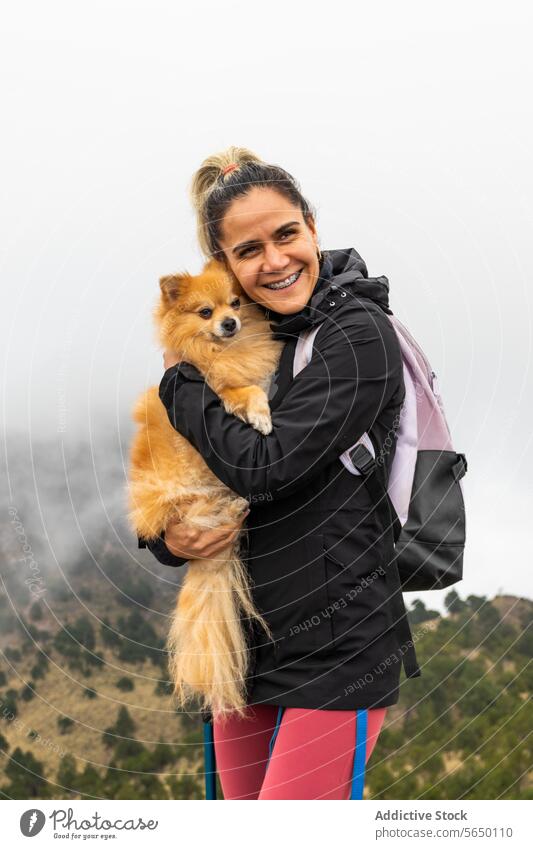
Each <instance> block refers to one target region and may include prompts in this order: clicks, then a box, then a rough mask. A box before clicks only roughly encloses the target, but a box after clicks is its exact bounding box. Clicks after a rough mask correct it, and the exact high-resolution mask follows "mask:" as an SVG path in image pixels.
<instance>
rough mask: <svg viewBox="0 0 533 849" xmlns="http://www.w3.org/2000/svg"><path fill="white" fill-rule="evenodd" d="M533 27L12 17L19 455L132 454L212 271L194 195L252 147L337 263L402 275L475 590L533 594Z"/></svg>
mask: <svg viewBox="0 0 533 849" xmlns="http://www.w3.org/2000/svg"><path fill="white" fill-rule="evenodd" d="M531 23H532V21H531V12H528V11H527V4H526V3H523V4H522V3H511V4H509V5H507V6H505V7H504V6H503V5H502V4H500V3H486V2H485V3H476V2H472V3H468V4H464V3H459V2H446V3H427V2H403V3H401V4H400V3H396V2H380V3H374V4H370V3H359V2H355V3H353V4H351V5H350V6H348V4H346V3H344V2H339V0H330V2H328V3H316V2H309V0H308V2H306V3H303V2H301V3H293V4H290V3H287V2H278V0H273V1H272V0H270V2H268V3H265V4H262V7H260V5H259V4H250V3H249V2H248V3H245V2H231V0H226V2H225V3H224V4H220V3H215V2H201V0H200V2H195V4H194V5H193V4H186V5H182V9H181V11H180V10H179V9H178V6H177V4H176V3H173V2H153V0H150V2H131V1H130V2H127V3H118V2H108V1H107V2H94V0H92V2H90V3H89V2H82V3H80V2H53V0H48V2H46V3H37V2H19V3H17V4H11V5H10V8H9V11H8V13H7V14H6V12H4V16H3V23H2V34H1V35H0V70H1V76H2V80H3V86H2V93H1V101H0V107H1V113H0V114H1V116H2V122H3V130H2V143H3V145H2V146H3V156H2V165H3V168H2V172H3V173H2V178H1V181H0V187H1V188H0V191H1V196H2V205H1V206H2V211H1V216H2V218H1V232H2V240H1V241H2V254H1V267H2V277H3V283H2V298H3V304H2V307H3V308H2V310H1V311H0V322H1V324H0V338H1V345H2V364H3V367H4V375H3V389H4V391H3V416H4V419H5V424H6V428H7V433H8V434H10V433H11V432H12V431H13V430H18V431H22V432H26V433H29V434H31V435H32V438H35V439H37V438H38V439H39V440H40V439H43V438H48V437H49V438H50V439H52V440H58V439H71V440H76V439H78V438H79V439H86V438H87V439H89V438H91V439H95V438H97V437H98V435H99V434H101V433H102V432H106V433H110V432H111V433H113V432H116V431H117V430H119V431H120V433H121V434H123V440H122V444H123V449H124V451H126V450H127V443H128V439H129V437H130V433H131V425H130V423H129V415H130V409H131V406H132V404H133V401H134V399H135V397H136V396H137V395H138V394H139V392H140V391H142V389H143V388H144V387H145V386H147V385H150V384H153V383H158V382H159V380H160V377H161V374H162V370H163V367H162V360H161V353H160V351H159V350H158V348H157V346H156V344H155V340H154V333H153V328H152V324H151V310H152V307H153V305H154V303H155V298H156V297H157V293H158V278H159V276H161V275H162V274H166V273H168V272H171V271H174V270H177V269H184V268H186V269H188V270H191V271H194V270H197V269H199V267H200V263H201V255H200V253H199V250H198V248H197V246H196V242H195V222H194V218H193V215H192V210H191V208H190V206H189V201H188V196H187V188H188V184H189V181H190V178H191V175H192V174H193V172H194V170H195V169H196V168H197V167H198V166H199V165H200V163H201V161H202V160H203V158H204V157H205V156H207V155H208V154H210V153H213V152H216V151H219V150H221V149H223V148H225V147H226V146H228V145H230V144H235V145H239V146H245V147H250V148H251V149H252V150H254V151H256V152H257V153H258V154H259V155H261V156H262V157H263V158H265V159H267V160H270V161H272V162H275V163H278V164H280V165H282V166H283V167H285V168H286V169H287V170H288V171H290V172H291V173H292V174H293V175H294V176H295V177H297V179H298V180H299V181H300V184H301V187H302V189H303V192H304V194H305V195H306V196H307V197H308V198H309V199H310V200H311V202H312V203H313V204H314V205H315V206H316V208H317V210H318V220H317V224H318V229H319V236H320V244H321V246H322V247H323V248H330V249H333V248H349V247H354V248H356V249H357V250H358V251H359V253H360V254H361V255H362V256H363V258H364V259H365V260H366V262H367V265H368V269H369V273H370V275H372V276H377V275H381V274H385V275H387V276H388V278H389V281H390V299H391V308H392V309H393V311H394V312H395V314H396V315H397V316H398V317H399V318H400V319H401V320H402V321H403V322H404V323H405V324H406V325H407V326H408V327H409V328H410V330H411V331H412V333H413V335H414V336H415V338H417V339H418V340H419V342H420V343H421V344H422V346H423V347H424V349H425V350H426V352H427V354H428V356H429V358H430V360H431V362H432V364H433V367H434V370H435V371H436V373H437V375H438V378H439V384H440V387H441V391H442V395H443V398H444V402H445V405H446V409H447V412H448V419H449V423H450V427H451V429H452V434H453V437H454V446H455V448H456V450H458V451H463V452H465V453H466V455H467V459H468V462H469V471H468V474H467V478H466V479H465V493H466V498H467V528H468V543H467V554H466V558H465V580H464V582H463V584H462V585H461V592H462V593H464V594H466V593H468V592H475V593H483V594H485V593H487V594H489V595H493V594H495V593H496V592H498V591H503V592H508V593H514V594H523V595H527V596H528V597H530V598H531V597H533V577H532V570H531V561H532V558H531V541H530V537H529V530H530V515H531V508H532V498H531V494H532V484H531V472H532V464H531V431H532V428H531V421H532V412H533V405H532V401H531V386H532V383H531V279H532V273H533V260H532V251H531V241H532V238H531V237H532V216H531V213H532V209H531V205H532V202H531V189H532V183H533V180H532V167H531V151H532V150H533V138H532V127H533V122H532V112H531V108H532V107H531V102H532V98H531V73H532V64H533V63H532V59H531V46H530V38H531ZM8 444H9V442H8ZM430 595H431V594H430ZM433 595H436V594H433ZM430 600H431V599H430Z"/></svg>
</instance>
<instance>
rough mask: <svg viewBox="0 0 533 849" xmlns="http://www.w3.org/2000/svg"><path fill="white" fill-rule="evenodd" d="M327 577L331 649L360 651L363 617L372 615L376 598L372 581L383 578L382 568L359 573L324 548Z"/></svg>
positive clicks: (349, 564) (379, 566) (364, 627)
mask: <svg viewBox="0 0 533 849" xmlns="http://www.w3.org/2000/svg"><path fill="white" fill-rule="evenodd" d="M324 563H325V570H326V578H327V592H328V600H329V601H328V614H329V618H330V621H331V634H332V648H338V647H340V646H342V647H344V648H345V649H346V650H350V651H356V650H359V649H360V648H361V643H362V640H363V635H364V632H365V631H366V626H365V624H364V623H365V618H366V617H368V616H372V614H373V606H374V601H375V596H374V593H373V590H372V584H373V582H374V581H375V580H376V579H377V578H378V577H380V576H384V575H385V570H384V569H383V567H382V566H381V565H378V566H376V568H375V569H374V570H373V571H371V572H367V571H365V572H364V573H359V572H358V570H357V569H356V567H355V566H354V565H353V564H351V563H348V564H346V563H344V562H343V561H342V560H341V559H340V558H339V557H338V556H337V555H336V554H335V553H334V552H332V551H331V550H329V549H327V548H326V547H325V548H324Z"/></svg>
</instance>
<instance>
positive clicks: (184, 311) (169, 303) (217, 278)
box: [156, 260, 248, 350]
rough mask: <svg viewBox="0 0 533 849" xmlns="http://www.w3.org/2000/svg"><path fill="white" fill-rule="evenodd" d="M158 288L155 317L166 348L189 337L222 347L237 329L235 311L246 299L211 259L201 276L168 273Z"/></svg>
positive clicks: (238, 318)
mask: <svg viewBox="0 0 533 849" xmlns="http://www.w3.org/2000/svg"><path fill="white" fill-rule="evenodd" d="M159 285H160V288H161V300H160V305H159V307H158V310H157V314H156V318H158V319H159V322H160V326H161V335H162V338H163V342H164V344H165V345H167V347H169V348H172V349H174V350H179V349H180V348H182V347H183V344H184V341H185V340H190V339H191V338H194V339H196V340H197V341H199V340H200V339H202V338H203V339H205V340H206V341H210V342H212V343H217V344H220V345H224V344H226V343H227V341H228V340H231V339H232V338H233V337H235V335H236V334H237V333H238V332H239V330H240V329H241V326H242V315H239V311H240V308H241V305H242V303H243V301H244V300H246V301H247V300H248V299H247V298H246V296H245V295H244V294H243V292H242V290H241V289H240V287H239V285H238V283H237V282H236V281H234V280H233V279H232V277H231V276H230V275H228V274H227V272H226V271H225V269H224V267H223V266H222V265H221V264H220V263H218V262H216V261H215V260H211V261H210V262H208V263H207V264H206V265H205V267H204V269H203V271H202V273H201V274H198V275H196V276H193V275H192V274H187V273H183V274H169V275H167V276H166V277H161V279H160V281H159Z"/></svg>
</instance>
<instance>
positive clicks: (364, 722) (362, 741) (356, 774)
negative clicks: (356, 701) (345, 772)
mask: <svg viewBox="0 0 533 849" xmlns="http://www.w3.org/2000/svg"><path fill="white" fill-rule="evenodd" d="M355 723H356V725H355V730H356V734H355V754H354V758H353V773H352V792H351V794H350V799H362V798H363V790H364V789H365V761H366V737H367V726H368V711H367V710H366V708H365V709H364V710H358V711H356V717H355Z"/></svg>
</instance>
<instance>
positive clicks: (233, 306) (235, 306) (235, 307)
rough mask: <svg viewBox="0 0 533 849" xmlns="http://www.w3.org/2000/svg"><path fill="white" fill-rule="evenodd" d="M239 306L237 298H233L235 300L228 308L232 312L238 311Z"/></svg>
mask: <svg viewBox="0 0 533 849" xmlns="http://www.w3.org/2000/svg"><path fill="white" fill-rule="evenodd" d="M240 305H241V302H240V300H239V299H238V298H235V299H234V300H233V301H232V302H231V304H230V307H232V308H233V309H234V310H238V309H239V307H240Z"/></svg>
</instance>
